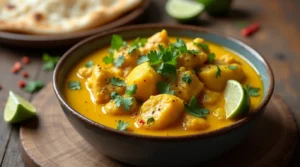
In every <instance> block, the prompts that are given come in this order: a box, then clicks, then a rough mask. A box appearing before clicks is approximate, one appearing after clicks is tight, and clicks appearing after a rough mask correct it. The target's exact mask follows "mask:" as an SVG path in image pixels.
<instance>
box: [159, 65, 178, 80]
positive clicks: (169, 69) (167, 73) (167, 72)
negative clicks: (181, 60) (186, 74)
mask: <svg viewBox="0 0 300 167" xmlns="http://www.w3.org/2000/svg"><path fill="white" fill-rule="evenodd" d="M156 72H157V73H159V74H161V75H162V76H164V77H170V78H173V77H175V76H176V66H174V65H171V64H167V63H162V64H160V65H159V66H158V67H157V68H156Z"/></svg>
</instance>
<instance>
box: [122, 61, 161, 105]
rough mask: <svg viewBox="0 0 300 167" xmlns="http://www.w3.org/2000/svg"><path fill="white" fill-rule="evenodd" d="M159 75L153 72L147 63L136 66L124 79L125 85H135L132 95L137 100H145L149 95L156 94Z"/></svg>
mask: <svg viewBox="0 0 300 167" xmlns="http://www.w3.org/2000/svg"><path fill="white" fill-rule="evenodd" d="M159 78H160V76H159V74H157V73H156V71H154V70H153V68H152V67H151V66H150V65H149V63H148V62H146V63H142V64H140V65H138V66H136V67H135V68H134V69H133V70H132V71H131V72H130V73H129V74H128V76H127V77H126V80H125V82H126V84H127V85H132V84H136V85H137V91H136V94H135V95H134V96H135V97H136V98H137V99H140V100H143V101H145V100H147V99H148V98H149V97H150V96H151V95H154V94H156V92H157V86H156V83H157V82H158V81H159Z"/></svg>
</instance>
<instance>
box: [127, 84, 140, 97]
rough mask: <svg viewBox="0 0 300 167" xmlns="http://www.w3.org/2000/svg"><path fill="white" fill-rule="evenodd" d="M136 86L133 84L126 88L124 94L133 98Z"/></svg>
mask: <svg viewBox="0 0 300 167" xmlns="http://www.w3.org/2000/svg"><path fill="white" fill-rule="evenodd" d="M136 90H137V85H136V84H133V85H131V86H126V94H127V95H129V96H133V95H134V94H135V93H136Z"/></svg>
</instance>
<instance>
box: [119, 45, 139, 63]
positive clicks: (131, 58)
mask: <svg viewBox="0 0 300 167" xmlns="http://www.w3.org/2000/svg"><path fill="white" fill-rule="evenodd" d="M129 50H130V46H123V47H121V48H120V49H119V50H117V51H115V52H114V59H115V60H116V59H118V58H119V57H120V56H123V57H124V63H123V64H122V66H121V67H120V68H124V67H134V66H136V62H137V60H138V59H139V56H140V54H141V53H140V52H139V50H138V49H135V50H134V51H132V52H131V53H129Z"/></svg>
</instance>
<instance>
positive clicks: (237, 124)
mask: <svg viewBox="0 0 300 167" xmlns="http://www.w3.org/2000/svg"><path fill="white" fill-rule="evenodd" d="M149 28H161V29H164V28H166V29H176V30H187V31H192V32H202V33H210V34H214V35H217V36H220V37H222V38H225V39H227V40H230V41H233V42H235V43H237V44H238V45H240V46H241V47H243V48H244V49H246V50H247V51H249V52H250V53H252V55H254V56H256V55H258V57H257V56H256V57H257V58H258V60H259V61H261V63H262V64H263V65H264V67H265V68H266V70H267V72H268V73H267V75H268V76H269V78H270V83H269V89H268V91H267V95H266V97H265V99H264V100H263V101H262V102H261V103H260V105H259V106H258V107H257V108H256V109H255V110H253V111H252V113H253V114H250V115H248V116H247V117H244V118H242V119H240V120H238V121H237V122H235V123H233V124H231V125H229V126H226V127H223V128H220V129H216V130H213V131H209V132H203V133H200V134H191V135H183V136H151V135H143V134H135V133H128V132H123V131H118V130H116V129H113V128H111V127H107V126H105V125H102V124H100V123H97V122H95V121H92V120H90V119H89V118H86V117H85V116H83V115H82V114H80V113H79V112H77V111H76V110H75V109H73V108H72V107H71V106H69V105H68V104H67V102H66V100H65V98H64V97H63V95H62V92H61V91H60V90H59V87H58V72H59V71H60V69H61V68H62V65H63V64H64V62H65V61H66V60H67V59H68V58H69V56H70V55H71V54H72V53H73V52H76V51H77V48H79V47H81V46H83V45H86V44H87V43H89V42H91V41H93V40H97V39H99V38H102V37H105V36H111V35H112V34H116V33H120V32H126V31H132V30H136V31H139V30H141V29H149ZM53 88H54V92H55V95H56V96H57V98H58V100H59V101H60V104H61V105H63V107H65V108H66V109H67V110H68V111H69V113H71V114H72V115H73V116H74V117H75V118H77V119H78V120H79V121H81V122H83V123H85V124H86V125H90V126H91V127H93V128H97V129H99V130H102V131H105V132H107V133H110V134H113V135H119V136H123V137H130V138H135V139H143V140H145V139H146V140H158V141H166V142H170V141H178V140H202V139H206V138H208V137H214V136H218V135H222V134H224V133H227V132H230V131H232V130H234V129H237V128H239V127H242V126H245V125H247V123H249V122H251V121H253V120H255V118H256V117H257V116H258V115H260V114H261V113H262V112H263V109H264V107H265V106H266V105H267V104H268V102H269V100H270V98H271V96H272V93H273V90H274V76H273V72H272V70H271V68H270V65H269V63H268V62H267V61H266V59H265V58H264V57H263V56H262V55H261V54H260V53H259V52H257V51H256V50H254V49H253V48H251V47H250V46H248V45H247V44H245V43H244V42H241V41H240V40H238V39H235V38H233V37H230V36H225V35H222V34H221V35H220V34H219V33H215V32H213V31H211V30H208V29H206V28H202V27H196V26H189V25H170V24H140V25H131V26H126V27H121V28H116V29H113V30H110V31H107V32H102V33H99V34H96V35H94V36H91V37H89V38H86V39H84V40H82V41H80V42H79V43H77V44H76V45H74V46H73V47H72V48H70V49H69V50H68V51H67V52H66V53H65V54H64V55H63V56H62V57H61V59H60V60H59V62H58V64H57V65H56V68H55V70H54V74H53Z"/></svg>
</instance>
